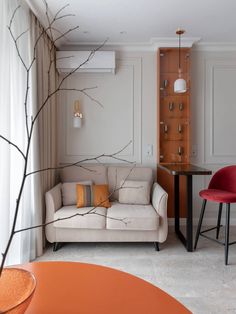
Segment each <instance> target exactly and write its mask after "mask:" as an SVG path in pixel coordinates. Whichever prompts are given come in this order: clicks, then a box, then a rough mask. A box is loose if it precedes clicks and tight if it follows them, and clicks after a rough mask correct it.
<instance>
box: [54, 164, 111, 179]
mask: <svg viewBox="0 0 236 314" xmlns="http://www.w3.org/2000/svg"><path fill="white" fill-rule="evenodd" d="M60 179H61V182H77V181H87V180H92V181H93V183H94V184H107V183H108V181H107V167H105V166H103V165H90V164H83V168H82V167H79V166H71V167H67V168H63V169H61V171H60Z"/></svg>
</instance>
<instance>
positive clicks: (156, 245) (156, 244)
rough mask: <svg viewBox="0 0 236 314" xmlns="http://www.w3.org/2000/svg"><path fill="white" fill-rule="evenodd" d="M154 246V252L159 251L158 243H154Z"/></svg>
mask: <svg viewBox="0 0 236 314" xmlns="http://www.w3.org/2000/svg"><path fill="white" fill-rule="evenodd" d="M154 245H155V249H156V251H160V248H159V243H158V242H154Z"/></svg>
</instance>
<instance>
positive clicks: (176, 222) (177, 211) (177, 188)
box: [174, 175, 179, 233]
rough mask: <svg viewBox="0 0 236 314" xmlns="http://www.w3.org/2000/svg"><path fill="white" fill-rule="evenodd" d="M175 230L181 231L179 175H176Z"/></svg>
mask: <svg viewBox="0 0 236 314" xmlns="http://www.w3.org/2000/svg"><path fill="white" fill-rule="evenodd" d="M174 194H175V195H174V206H175V232H176V233H178V232H179V176H178V175H176V176H174Z"/></svg>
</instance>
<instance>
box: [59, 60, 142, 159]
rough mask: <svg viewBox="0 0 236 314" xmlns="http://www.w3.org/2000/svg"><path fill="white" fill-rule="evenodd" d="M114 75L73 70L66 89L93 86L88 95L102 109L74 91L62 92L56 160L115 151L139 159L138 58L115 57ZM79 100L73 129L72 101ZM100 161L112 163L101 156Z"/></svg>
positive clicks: (139, 103)
mask: <svg viewBox="0 0 236 314" xmlns="http://www.w3.org/2000/svg"><path fill="white" fill-rule="evenodd" d="M116 63H117V69H116V74H115V75H114V74H107V73H104V74H103V73H102V74H101V73H99V74H98V73H95V74H93V73H75V74H73V75H72V76H71V77H70V79H69V80H68V81H67V85H66V87H67V88H84V87H93V86H94V87H95V86H97V88H95V89H91V90H88V93H89V95H91V97H93V98H94V99H96V100H98V101H99V102H100V103H101V104H102V105H103V106H104V108H102V107H101V106H99V105H98V104H96V103H95V102H92V101H91V99H89V98H88V97H86V96H85V95H83V94H81V93H80V94H78V92H76V91H72V92H67V93H62V95H61V97H60V105H59V121H60V123H59V130H58V132H59V135H60V136H59V162H60V163H63V164H64V163H69V162H76V161H78V160H82V159H87V158H93V157H96V156H98V155H100V154H104V153H105V154H112V153H115V152H117V151H119V150H120V149H121V148H123V147H124V146H125V145H126V144H127V143H129V142H130V141H132V142H131V144H130V145H129V146H128V147H127V148H126V149H125V150H124V151H122V152H121V153H120V154H119V155H118V156H117V157H120V158H124V159H126V160H129V161H136V162H137V163H141V162H142V123H141V122H142V119H141V113H142V75H141V73H142V71H141V65H142V63H141V58H138V57H135V58H121V59H117V60H116ZM75 100H79V101H80V107H81V112H82V113H83V121H82V127H81V128H79V129H77V128H73V104H74V101H75ZM103 162H109V163H111V162H115V163H117V160H114V159H111V158H109V159H105V158H103Z"/></svg>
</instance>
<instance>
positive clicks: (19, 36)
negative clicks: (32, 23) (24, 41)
mask: <svg viewBox="0 0 236 314" xmlns="http://www.w3.org/2000/svg"><path fill="white" fill-rule="evenodd" d="M28 31H29V29H26V30H25V31H24V32H22V33H21V34H20V35H18V36H17V37H16V41H17V40H19V39H20V38H21V37H22V36H23V35H25V34H26V33H28Z"/></svg>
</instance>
